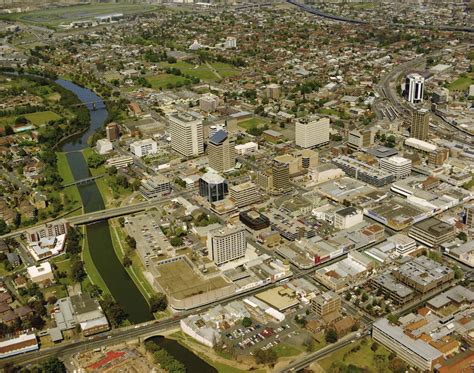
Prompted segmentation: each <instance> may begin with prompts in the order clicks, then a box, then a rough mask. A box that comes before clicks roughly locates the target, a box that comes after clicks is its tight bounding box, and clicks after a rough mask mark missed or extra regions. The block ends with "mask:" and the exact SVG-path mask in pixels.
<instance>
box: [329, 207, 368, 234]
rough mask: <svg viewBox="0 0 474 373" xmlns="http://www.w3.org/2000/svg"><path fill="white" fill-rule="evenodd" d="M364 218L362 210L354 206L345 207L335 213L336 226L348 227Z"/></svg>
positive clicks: (338, 227)
mask: <svg viewBox="0 0 474 373" xmlns="http://www.w3.org/2000/svg"><path fill="white" fill-rule="evenodd" d="M363 220H364V214H363V213H362V211H361V210H357V209H356V208H354V207H344V208H342V209H340V210H337V211H336V212H335V213H334V228H337V229H348V228H351V227H353V226H354V225H357V224H360V223H361V222H362V221H363Z"/></svg>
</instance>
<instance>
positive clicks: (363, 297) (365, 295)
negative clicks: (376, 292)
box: [362, 292, 369, 302]
mask: <svg viewBox="0 0 474 373" xmlns="http://www.w3.org/2000/svg"><path fill="white" fill-rule="evenodd" d="M368 299H369V296H368V295H367V293H365V292H364V293H362V302H367V300H368Z"/></svg>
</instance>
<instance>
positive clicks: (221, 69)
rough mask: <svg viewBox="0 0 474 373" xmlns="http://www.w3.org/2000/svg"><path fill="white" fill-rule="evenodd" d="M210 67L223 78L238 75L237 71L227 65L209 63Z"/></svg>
mask: <svg viewBox="0 0 474 373" xmlns="http://www.w3.org/2000/svg"><path fill="white" fill-rule="evenodd" d="M211 66H212V67H213V68H214V69H216V71H217V72H218V73H219V75H221V76H222V77H223V78H227V77H229V76H236V75H239V74H240V71H239V69H237V68H236V67H234V66H232V65H229V64H227V63H223V62H213V63H211Z"/></svg>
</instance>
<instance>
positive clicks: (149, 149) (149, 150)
mask: <svg viewBox="0 0 474 373" xmlns="http://www.w3.org/2000/svg"><path fill="white" fill-rule="evenodd" d="M130 151H131V152H132V154H133V155H135V156H137V157H139V158H141V157H146V156H147V155H150V154H156V152H157V151H158V148H157V145H156V142H155V141H154V140H152V139H145V140H139V141H135V142H133V143H131V144H130Z"/></svg>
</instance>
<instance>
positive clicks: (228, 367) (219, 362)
mask: <svg viewBox="0 0 474 373" xmlns="http://www.w3.org/2000/svg"><path fill="white" fill-rule="evenodd" d="M167 338H169V339H174V340H175V341H177V342H178V343H179V344H181V345H182V346H183V347H185V348H186V349H188V350H189V351H191V352H192V353H194V354H195V355H196V356H199V357H200V358H201V359H203V360H205V361H206V362H207V363H208V364H209V365H212V366H213V367H214V368H216V369H217V371H218V372H219V373H244V372H248V371H252V372H255V373H265V372H270V371H271V370H268V369H267V368H262V367H259V366H258V365H257V364H255V363H252V361H251V360H253V358H251V360H250V359H249V362H248V363H245V362H240V361H236V360H235V359H234V358H233V357H232V356H230V355H224V354H219V353H218V352H216V351H214V350H213V349H211V348H209V347H207V346H204V345H203V344H201V343H199V342H197V341H195V340H194V339H192V338H191V337H190V336H188V335H186V334H185V333H183V332H182V331H181V330H179V331H176V332H174V333H171V334H167Z"/></svg>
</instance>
